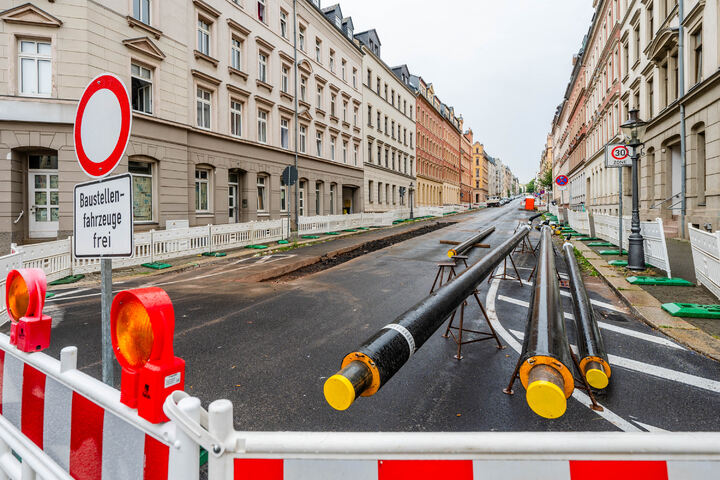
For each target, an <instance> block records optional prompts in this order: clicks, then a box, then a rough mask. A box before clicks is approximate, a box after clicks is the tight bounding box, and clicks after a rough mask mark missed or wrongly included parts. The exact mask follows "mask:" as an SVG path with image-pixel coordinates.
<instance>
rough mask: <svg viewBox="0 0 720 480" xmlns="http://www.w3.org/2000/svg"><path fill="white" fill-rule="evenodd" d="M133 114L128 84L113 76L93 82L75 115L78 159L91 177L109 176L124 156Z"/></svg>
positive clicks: (96, 78) (74, 135)
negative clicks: (126, 85)
mask: <svg viewBox="0 0 720 480" xmlns="http://www.w3.org/2000/svg"><path fill="white" fill-rule="evenodd" d="M131 126H132V112H131V110H130V96H129V95H128V91H127V89H126V88H125V84H124V83H123V82H122V80H120V79H119V78H118V77H116V76H115V75H113V74H111V73H103V74H102V75H98V76H97V77H95V78H93V79H92V81H90V83H89V84H88V86H87V87H86V88H85V91H84V92H83V94H82V97H80V103H78V108H77V113H76V114H75V128H74V130H73V138H74V139H75V155H76V156H77V159H78V162H80V166H81V167H82V169H83V170H84V171H85V173H87V174H88V175H90V176H91V177H96V178H98V177H104V176H106V175H108V174H110V173H111V172H112V171H113V170H114V169H115V167H117V164H118V163H120V159H121V158H122V156H123V154H124V153H125V149H126V148H127V144H128V140H129V139H130V129H131Z"/></svg>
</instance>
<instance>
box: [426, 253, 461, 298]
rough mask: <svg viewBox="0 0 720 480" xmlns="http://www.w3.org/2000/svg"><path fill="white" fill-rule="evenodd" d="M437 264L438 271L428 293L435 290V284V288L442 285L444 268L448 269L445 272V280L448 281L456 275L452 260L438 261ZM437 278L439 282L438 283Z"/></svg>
mask: <svg viewBox="0 0 720 480" xmlns="http://www.w3.org/2000/svg"><path fill="white" fill-rule="evenodd" d="M437 265H438V271H437V273H436V274H435V280H433V284H432V287H430V293H433V292H434V291H435V285H436V284H437V288H440V287H442V285H443V277H444V276H445V269H448V273H447V279H446V280H445V282H446V283H447V282H449V281H450V280H452V279H453V278H454V277H457V272H456V271H455V262H454V261H448V262H440V263H438V264H437ZM438 280H439V283H438Z"/></svg>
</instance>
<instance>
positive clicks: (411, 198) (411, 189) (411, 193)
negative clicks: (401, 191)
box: [408, 182, 415, 219]
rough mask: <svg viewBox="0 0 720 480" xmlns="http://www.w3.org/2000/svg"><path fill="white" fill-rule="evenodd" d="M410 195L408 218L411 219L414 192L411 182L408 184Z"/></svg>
mask: <svg viewBox="0 0 720 480" xmlns="http://www.w3.org/2000/svg"><path fill="white" fill-rule="evenodd" d="M409 191H410V193H409V194H408V197H409V200H410V218H411V219H412V218H414V217H413V200H414V199H413V193H414V192H415V187H414V186H413V182H410V190H409Z"/></svg>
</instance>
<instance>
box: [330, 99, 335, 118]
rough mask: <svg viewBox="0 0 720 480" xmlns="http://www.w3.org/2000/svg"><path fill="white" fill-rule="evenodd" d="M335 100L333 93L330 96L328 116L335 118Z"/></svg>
mask: <svg viewBox="0 0 720 480" xmlns="http://www.w3.org/2000/svg"><path fill="white" fill-rule="evenodd" d="M336 99H337V95H335V94H334V93H333V94H331V95H330V116H331V117H334V116H335V100H336Z"/></svg>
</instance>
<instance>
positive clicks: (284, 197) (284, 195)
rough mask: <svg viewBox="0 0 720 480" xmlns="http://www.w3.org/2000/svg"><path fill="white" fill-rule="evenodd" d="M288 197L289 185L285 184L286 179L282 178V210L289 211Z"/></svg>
mask: <svg viewBox="0 0 720 480" xmlns="http://www.w3.org/2000/svg"><path fill="white" fill-rule="evenodd" d="M287 198H288V186H287V185H285V181H284V180H283V179H282V178H281V179H280V211H281V212H287V208H288V204H287Z"/></svg>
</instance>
